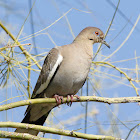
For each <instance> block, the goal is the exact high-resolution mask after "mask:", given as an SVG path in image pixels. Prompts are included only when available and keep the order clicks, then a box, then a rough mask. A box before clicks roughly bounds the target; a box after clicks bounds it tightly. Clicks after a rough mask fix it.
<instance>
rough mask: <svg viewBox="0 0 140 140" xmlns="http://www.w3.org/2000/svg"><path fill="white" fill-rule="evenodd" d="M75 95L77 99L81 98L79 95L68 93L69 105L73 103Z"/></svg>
mask: <svg viewBox="0 0 140 140" xmlns="http://www.w3.org/2000/svg"><path fill="white" fill-rule="evenodd" d="M73 97H76V98H77V100H80V97H79V96H78V95H67V105H68V106H71V105H72V102H73V101H74V100H73ZM69 98H70V102H69Z"/></svg>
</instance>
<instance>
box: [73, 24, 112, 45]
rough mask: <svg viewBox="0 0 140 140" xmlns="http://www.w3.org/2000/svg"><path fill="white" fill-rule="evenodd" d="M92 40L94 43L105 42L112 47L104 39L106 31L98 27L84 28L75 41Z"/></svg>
mask: <svg viewBox="0 0 140 140" xmlns="http://www.w3.org/2000/svg"><path fill="white" fill-rule="evenodd" d="M80 40H83V41H90V42H91V43H92V44H94V43H103V44H105V45H106V46H107V47H108V48H110V46H109V44H107V43H106V41H105V40H104V33H103V32H102V31H101V30H100V29H99V28H96V27H87V28H85V29H83V30H82V31H81V32H80V33H79V35H78V36H77V37H76V38H75V40H74V41H80Z"/></svg>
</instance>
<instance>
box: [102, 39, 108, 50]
mask: <svg viewBox="0 0 140 140" xmlns="http://www.w3.org/2000/svg"><path fill="white" fill-rule="evenodd" d="M101 43H103V44H105V45H106V46H107V47H108V48H109V49H110V46H109V45H108V44H107V43H106V41H105V40H102V41H101Z"/></svg>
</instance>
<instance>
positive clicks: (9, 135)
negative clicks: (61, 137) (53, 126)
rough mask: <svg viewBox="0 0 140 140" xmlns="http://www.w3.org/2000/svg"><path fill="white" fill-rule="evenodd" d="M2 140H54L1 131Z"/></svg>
mask: <svg viewBox="0 0 140 140" xmlns="http://www.w3.org/2000/svg"><path fill="white" fill-rule="evenodd" d="M0 138H17V139H26V140H53V139H47V138H40V137H38V136H33V135H30V134H25V133H17V132H7V131H0Z"/></svg>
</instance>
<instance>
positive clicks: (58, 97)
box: [53, 94, 64, 106]
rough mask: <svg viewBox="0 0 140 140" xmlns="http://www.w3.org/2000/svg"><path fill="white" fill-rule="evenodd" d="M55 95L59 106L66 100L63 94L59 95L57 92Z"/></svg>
mask: <svg viewBox="0 0 140 140" xmlns="http://www.w3.org/2000/svg"><path fill="white" fill-rule="evenodd" d="M53 97H54V98H55V100H56V103H57V105H58V106H59V105H60V104H62V103H63V102H64V99H63V96H59V95H57V94H55V95H54V96H53Z"/></svg>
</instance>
